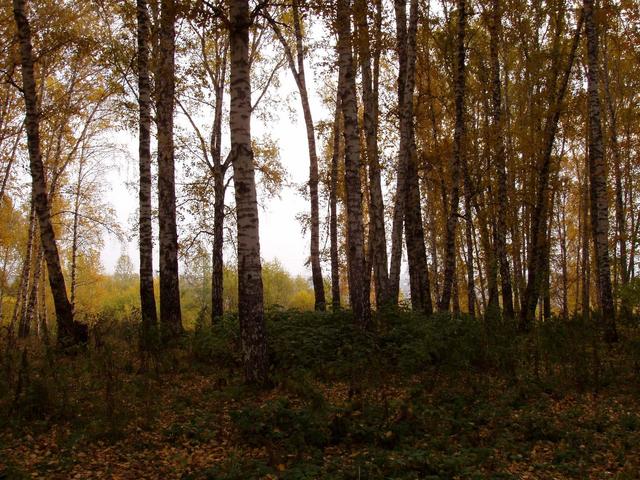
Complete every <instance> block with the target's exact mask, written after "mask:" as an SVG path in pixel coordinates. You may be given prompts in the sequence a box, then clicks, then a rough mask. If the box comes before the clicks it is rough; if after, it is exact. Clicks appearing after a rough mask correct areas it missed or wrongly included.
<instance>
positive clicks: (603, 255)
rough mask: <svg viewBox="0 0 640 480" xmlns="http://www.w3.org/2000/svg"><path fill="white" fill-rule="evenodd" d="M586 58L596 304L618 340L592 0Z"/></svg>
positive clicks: (608, 332) (587, 4) (609, 335)
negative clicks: (597, 297)
mask: <svg viewBox="0 0 640 480" xmlns="http://www.w3.org/2000/svg"><path fill="white" fill-rule="evenodd" d="M584 17H585V28H586V35H587V58H588V75H587V90H588V104H587V105H588V112H589V134H590V135H589V150H588V161H589V190H590V198H591V235H592V236H593V243H594V246H595V257H596V272H597V279H598V287H599V288H598V291H599V292H600V298H599V304H600V305H599V306H600V311H601V314H602V317H603V318H602V321H603V323H604V329H605V338H606V340H607V341H609V342H615V341H617V339H618V333H617V330H616V320H615V307H614V303H613V290H612V287H611V269H610V265H609V195H608V193H607V167H606V163H605V159H604V146H603V142H602V123H601V120H600V98H599V96H598V75H599V72H598V32H597V29H596V24H595V19H594V5H593V0H584Z"/></svg>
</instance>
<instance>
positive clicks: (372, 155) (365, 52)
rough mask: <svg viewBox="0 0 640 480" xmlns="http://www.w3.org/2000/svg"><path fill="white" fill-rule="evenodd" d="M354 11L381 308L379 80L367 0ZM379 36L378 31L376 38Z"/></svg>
mask: <svg viewBox="0 0 640 480" xmlns="http://www.w3.org/2000/svg"><path fill="white" fill-rule="evenodd" d="M378 8H381V5H378ZM355 12H356V15H355V17H356V21H357V25H358V53H359V55H358V60H359V62H360V72H361V74H362V99H363V102H362V103H363V107H364V114H363V122H364V132H365V142H366V152H367V160H368V166H369V198H370V204H369V252H370V255H371V260H372V261H371V263H372V268H373V279H374V284H375V290H376V306H377V307H378V308H380V307H381V306H382V305H385V304H388V303H390V299H389V287H388V284H389V272H388V266H387V262H388V259H387V241H386V233H385V225H384V203H383V197H382V184H381V178H380V160H379V155H378V108H379V107H378V102H379V99H378V96H377V92H378V77H377V72H376V70H375V68H374V71H372V62H371V46H370V33H369V23H368V20H367V17H368V15H367V14H368V9H367V3H366V2H365V1H364V0H356V3H355ZM380 14H381V12H376V15H378V16H379V15H380ZM377 28H378V27H377V26H376V29H377ZM378 36H379V35H378V32H377V31H376V37H378ZM379 57H380V49H379V45H377V44H376V50H375V52H374V67H375V66H376V65H377V62H378V61H379Z"/></svg>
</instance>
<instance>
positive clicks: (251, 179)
mask: <svg viewBox="0 0 640 480" xmlns="http://www.w3.org/2000/svg"><path fill="white" fill-rule="evenodd" d="M250 25H251V19H250V16H249V2H248V0H232V1H231V5H230V30H229V46H230V52H231V83H230V85H231V108H230V112H229V118H230V130H231V159H232V164H233V183H234V188H235V196H236V212H237V224H238V314H239V320H240V337H241V341H242V352H243V357H244V377H245V381H246V382H247V383H255V384H264V383H265V382H266V381H267V370H268V358H267V334H266V329H265V324H264V305H263V286H262V264H261V260H260V236H259V233H260V230H259V225H258V199H257V195H256V181H255V171H254V164H253V150H252V148H251V70H250V63H249V27H250Z"/></svg>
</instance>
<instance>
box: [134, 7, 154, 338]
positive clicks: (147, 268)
mask: <svg viewBox="0 0 640 480" xmlns="http://www.w3.org/2000/svg"><path fill="white" fill-rule="evenodd" d="M137 16H138V106H139V111H140V112H139V115H140V118H139V138H138V156H139V171H140V180H139V182H140V185H139V188H140V190H139V192H138V201H139V207H138V208H139V215H140V218H139V235H140V239H139V241H140V244H139V252H140V310H141V314H142V328H143V337H144V338H143V342H144V341H146V337H147V336H148V334H147V332H148V331H149V330H150V329H151V328H152V327H153V326H155V325H157V323H158V315H157V312H156V298H155V293H154V289H153V231H152V226H151V224H152V222H151V81H150V78H149V76H150V75H149V35H150V26H149V23H150V21H149V10H148V5H147V0H137Z"/></svg>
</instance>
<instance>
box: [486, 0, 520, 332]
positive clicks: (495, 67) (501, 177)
mask: <svg viewBox="0 0 640 480" xmlns="http://www.w3.org/2000/svg"><path fill="white" fill-rule="evenodd" d="M491 13H492V15H491V20H490V23H489V34H490V41H489V57H490V63H491V97H492V112H491V117H492V118H491V121H492V128H493V132H492V133H493V148H494V158H495V168H496V171H497V177H498V211H497V222H496V235H495V240H496V242H495V244H496V245H495V250H496V256H497V257H498V258H497V261H498V263H499V266H500V284H501V290H502V309H503V314H504V316H505V317H506V318H508V319H513V318H514V315H515V312H514V309H513V293H512V288H511V267H510V265H509V259H508V257H507V249H506V237H507V235H506V233H507V207H508V205H509V198H508V194H507V170H506V162H505V145H504V135H503V124H502V91H501V90H502V88H501V82H500V60H499V51H498V49H499V43H500V35H501V32H502V10H501V5H500V0H493V1H492V12H491Z"/></svg>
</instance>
